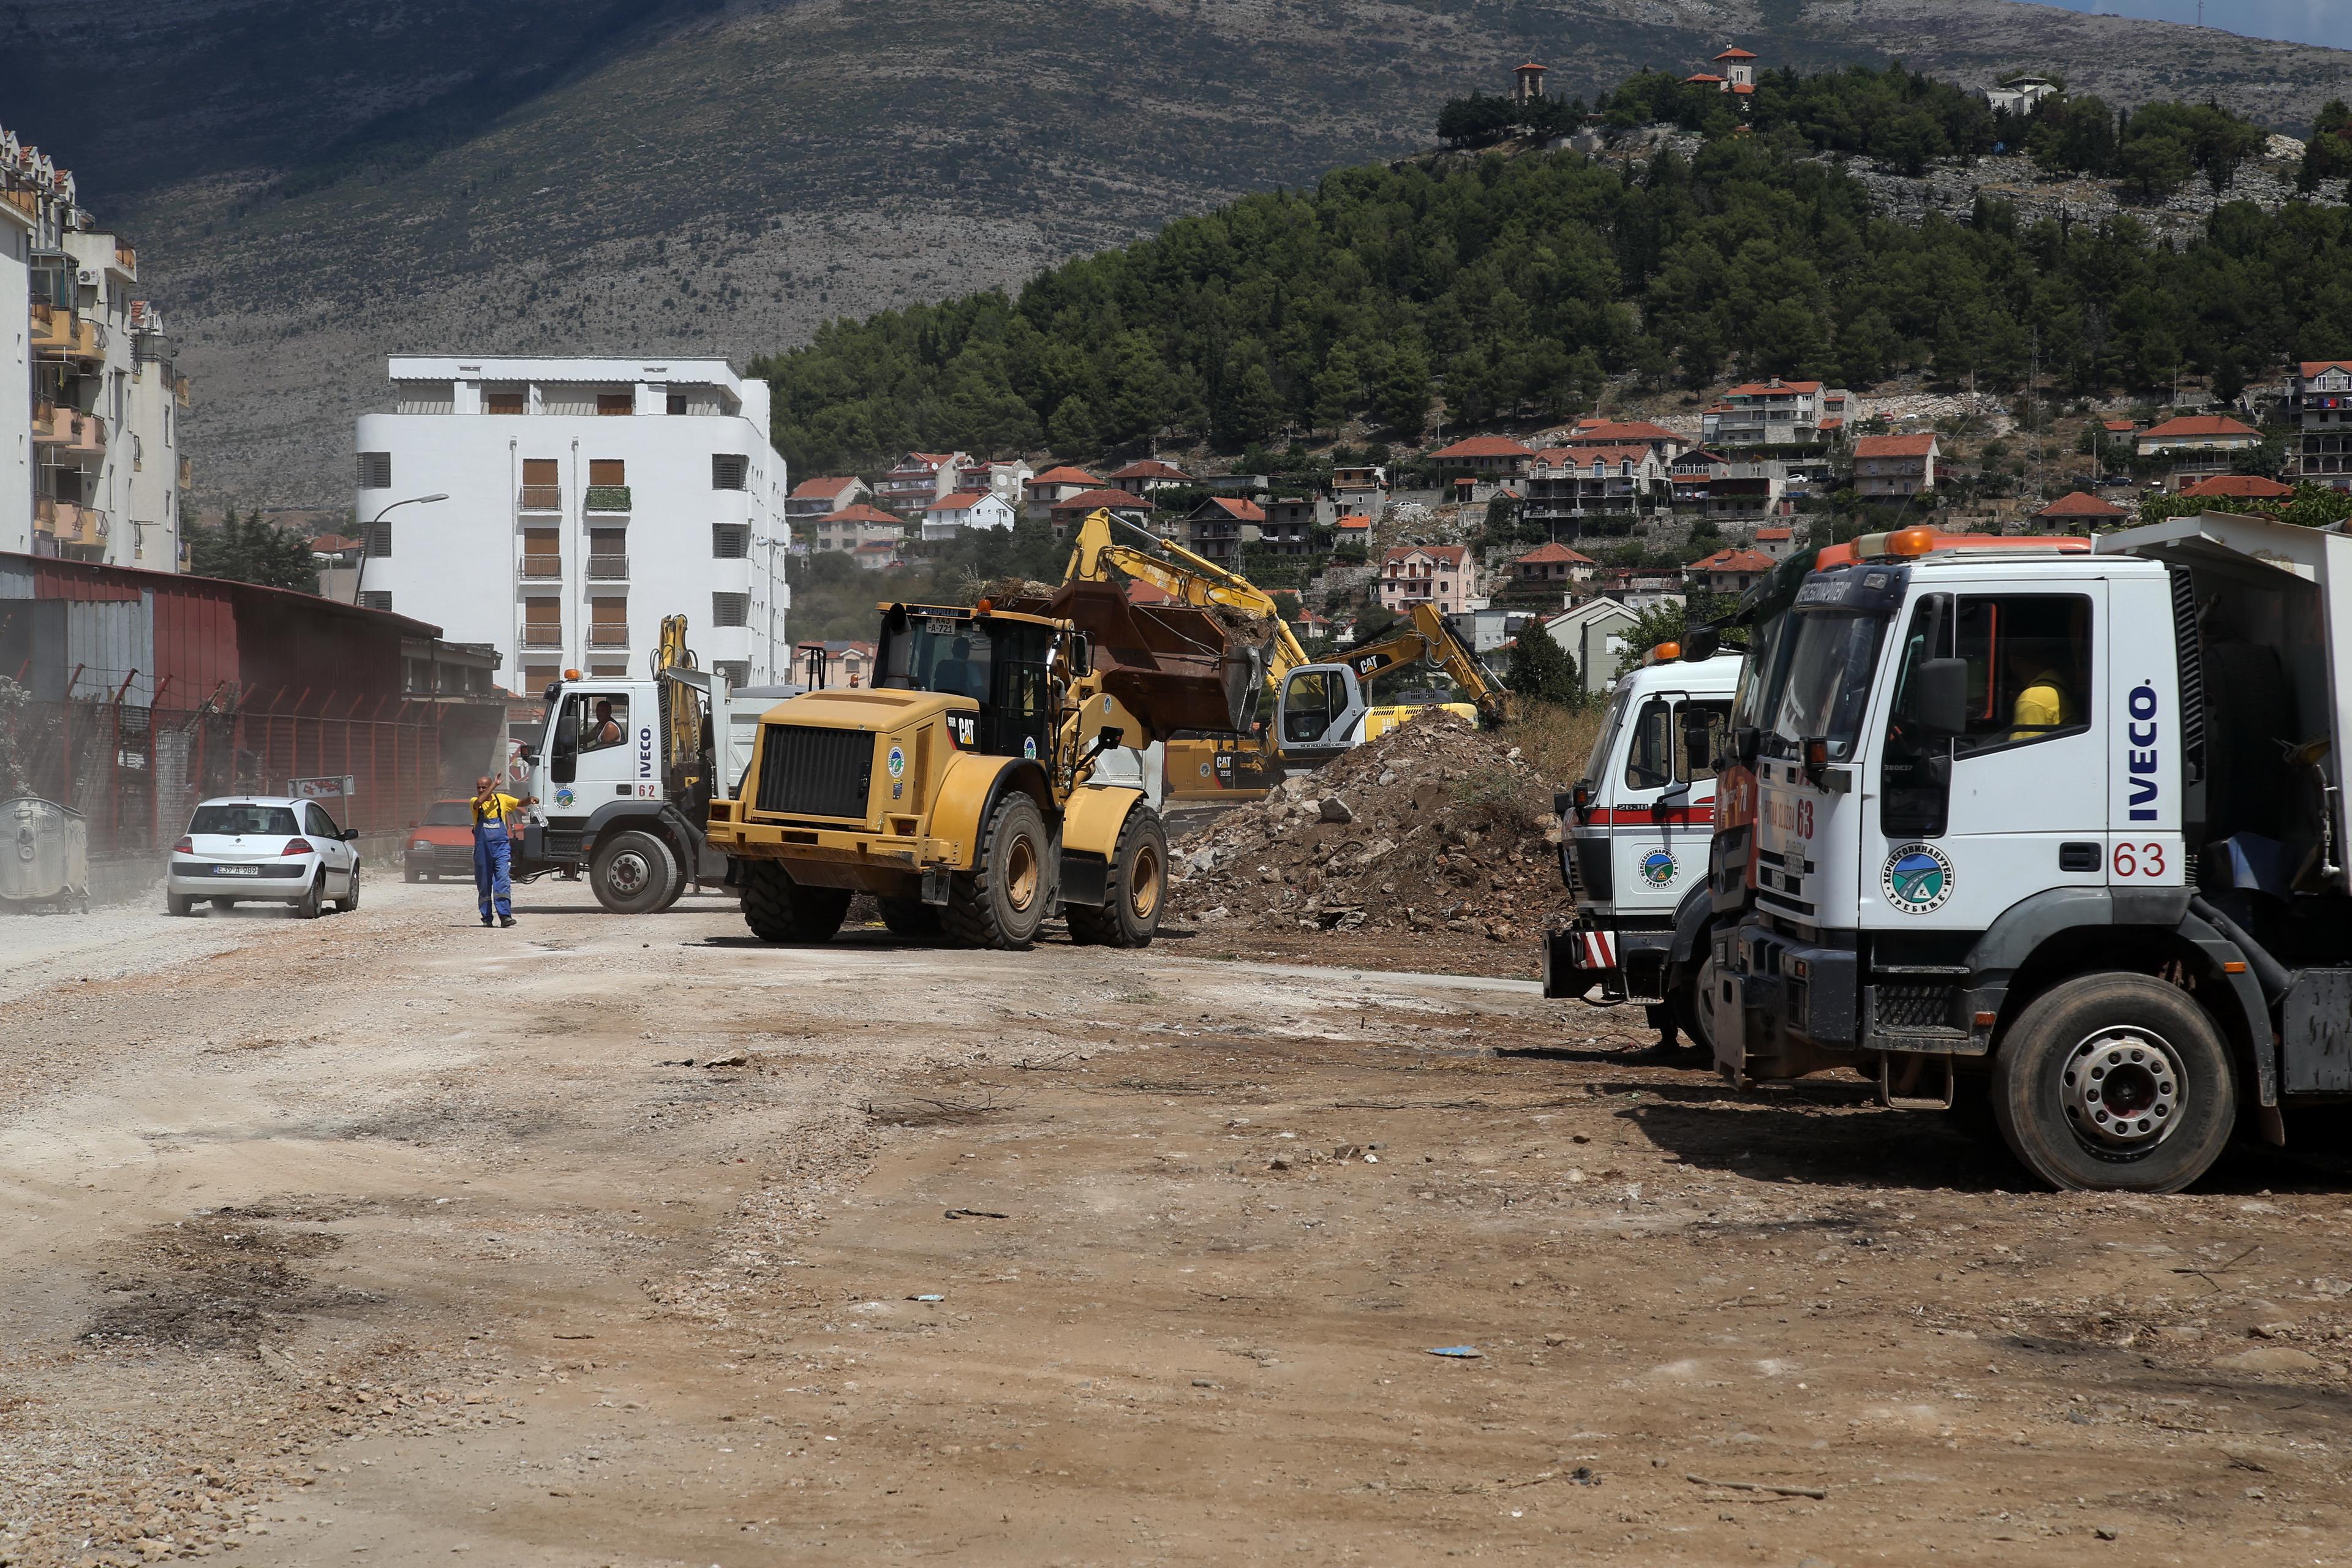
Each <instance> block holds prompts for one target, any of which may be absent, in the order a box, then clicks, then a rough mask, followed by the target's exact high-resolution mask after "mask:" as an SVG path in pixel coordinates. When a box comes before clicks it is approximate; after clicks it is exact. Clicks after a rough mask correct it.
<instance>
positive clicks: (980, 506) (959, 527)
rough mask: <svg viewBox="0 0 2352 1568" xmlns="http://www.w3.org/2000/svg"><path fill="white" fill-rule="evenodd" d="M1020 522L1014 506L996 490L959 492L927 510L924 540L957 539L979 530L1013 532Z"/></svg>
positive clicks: (932, 504) (925, 510) (944, 497)
mask: <svg viewBox="0 0 2352 1568" xmlns="http://www.w3.org/2000/svg"><path fill="white" fill-rule="evenodd" d="M1015 521H1019V520H1018V518H1017V517H1016V516H1015V515H1014V512H1013V503H1012V502H1011V501H1009V500H1005V499H1004V498H1003V496H1001V495H998V494H997V493H996V492H995V491H994V490H957V491H956V492H955V493H954V494H952V495H945V496H941V497H940V499H939V500H935V501H933V502H932V503H931V504H930V505H929V506H928V507H926V508H924V509H923V537H924V538H925V539H953V538H954V537H955V536H956V535H957V534H959V533H963V532H966V531H970V530H972V529H979V528H988V529H995V530H998V531H1011V529H1012V527H1013V523H1014V522H1015Z"/></svg>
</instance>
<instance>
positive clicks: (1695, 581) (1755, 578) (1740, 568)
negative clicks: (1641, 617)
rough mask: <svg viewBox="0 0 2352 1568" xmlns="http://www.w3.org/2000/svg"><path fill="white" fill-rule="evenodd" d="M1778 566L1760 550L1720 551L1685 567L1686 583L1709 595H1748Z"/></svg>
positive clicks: (1687, 585) (1684, 579) (1684, 578)
mask: <svg viewBox="0 0 2352 1568" xmlns="http://www.w3.org/2000/svg"><path fill="white" fill-rule="evenodd" d="M1777 564H1778V563H1777V562H1775V561H1774V560H1773V559H1772V558H1771V557H1770V556H1769V555H1767V554H1765V553H1764V552H1761V551H1759V550H1718V551H1717V552H1715V553H1714V554H1712V555H1708V556H1703V557H1701V558H1700V559H1699V560H1696V561H1694V562H1692V563H1690V564H1689V565H1687V566H1685V567H1684V568H1683V582H1684V584H1685V586H1686V587H1689V588H1692V589H1698V590H1704V591H1705V592H1706V593H1710V594H1725V595H1738V594H1745V593H1746V592H1748V589H1750V588H1752V587H1754V586H1755V585H1756V584H1758V583H1759V581H1761V580H1762V579H1763V578H1764V577H1766V576H1767V575H1769V574H1770V572H1771V570H1772V568H1773V567H1774V566H1775V565H1777Z"/></svg>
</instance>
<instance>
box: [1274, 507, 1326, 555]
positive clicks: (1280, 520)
mask: <svg viewBox="0 0 2352 1568" xmlns="http://www.w3.org/2000/svg"><path fill="white" fill-rule="evenodd" d="M1330 505H1331V503H1330V502H1328V501H1327V500H1320V499H1318V498H1317V497H1314V496H1277V497H1276V498H1275V499H1273V500H1265V501H1261V502H1259V503H1258V510H1261V511H1263V512H1265V522H1264V523H1262V524H1261V525H1260V526H1259V531H1258V538H1259V542H1260V543H1262V544H1263V545H1264V546H1265V548H1266V549H1267V550H1269V551H1271V552H1274V553H1275V554H1276V555H1312V554H1313V553H1315V546H1316V540H1317V537H1318V531H1320V530H1321V529H1323V528H1325V527H1327V526H1328V524H1329V521H1330V517H1331V511H1330Z"/></svg>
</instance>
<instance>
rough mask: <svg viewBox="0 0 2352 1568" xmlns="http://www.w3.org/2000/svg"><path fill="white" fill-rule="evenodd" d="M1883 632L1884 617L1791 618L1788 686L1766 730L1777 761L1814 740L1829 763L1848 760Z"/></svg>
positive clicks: (1822, 613)
mask: <svg viewBox="0 0 2352 1568" xmlns="http://www.w3.org/2000/svg"><path fill="white" fill-rule="evenodd" d="M1885 632H1886V617H1885V616H1877V615H1857V614H1854V613H1853V612H1850V611H1836V610H1815V611H1809V612H1802V613H1800V614H1799V615H1798V616H1797V618H1796V632H1795V646H1794V647H1793V648H1792V650H1791V651H1790V656H1789V677H1788V685H1787V688H1786V689H1784V690H1783V691H1782V692H1781V694H1780V712H1779V714H1778V716H1777V717H1776V718H1775V720H1774V721H1773V724H1772V733H1773V735H1774V737H1775V738H1776V739H1778V740H1779V741H1780V746H1779V748H1777V749H1778V750H1779V751H1780V754H1781V755H1783V756H1794V755H1796V754H1797V752H1798V751H1799V750H1800V749H1801V747H1802V746H1803V745H1804V743H1805V742H1807V741H1816V740H1819V741H1827V742H1829V754H1830V758H1831V760H1832V761H1833V762H1834V761H1843V759H1845V758H1847V757H1850V756H1852V755H1853V742H1854V737H1855V735H1856V734H1857V733H1859V732H1860V731H1861V729H1862V714H1863V710H1864V708H1865V707H1867V706H1868V705H1869V701H1870V678H1871V676H1872V675H1873V673H1874V672H1875V671H1876V669H1877V668H1878V645H1879V640H1880V639H1881V638H1882V637H1884V636H1885Z"/></svg>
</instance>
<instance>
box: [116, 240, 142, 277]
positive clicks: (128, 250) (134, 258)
mask: <svg viewBox="0 0 2352 1568" xmlns="http://www.w3.org/2000/svg"><path fill="white" fill-rule="evenodd" d="M114 265H115V266H116V267H118V268H121V270H123V271H125V272H128V273H129V274H131V277H132V278H134V279H135V278H137V277H138V276H139V251H138V248H137V247H134V246H129V245H125V244H123V243H122V242H121V240H116V241H115V242H114Z"/></svg>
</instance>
